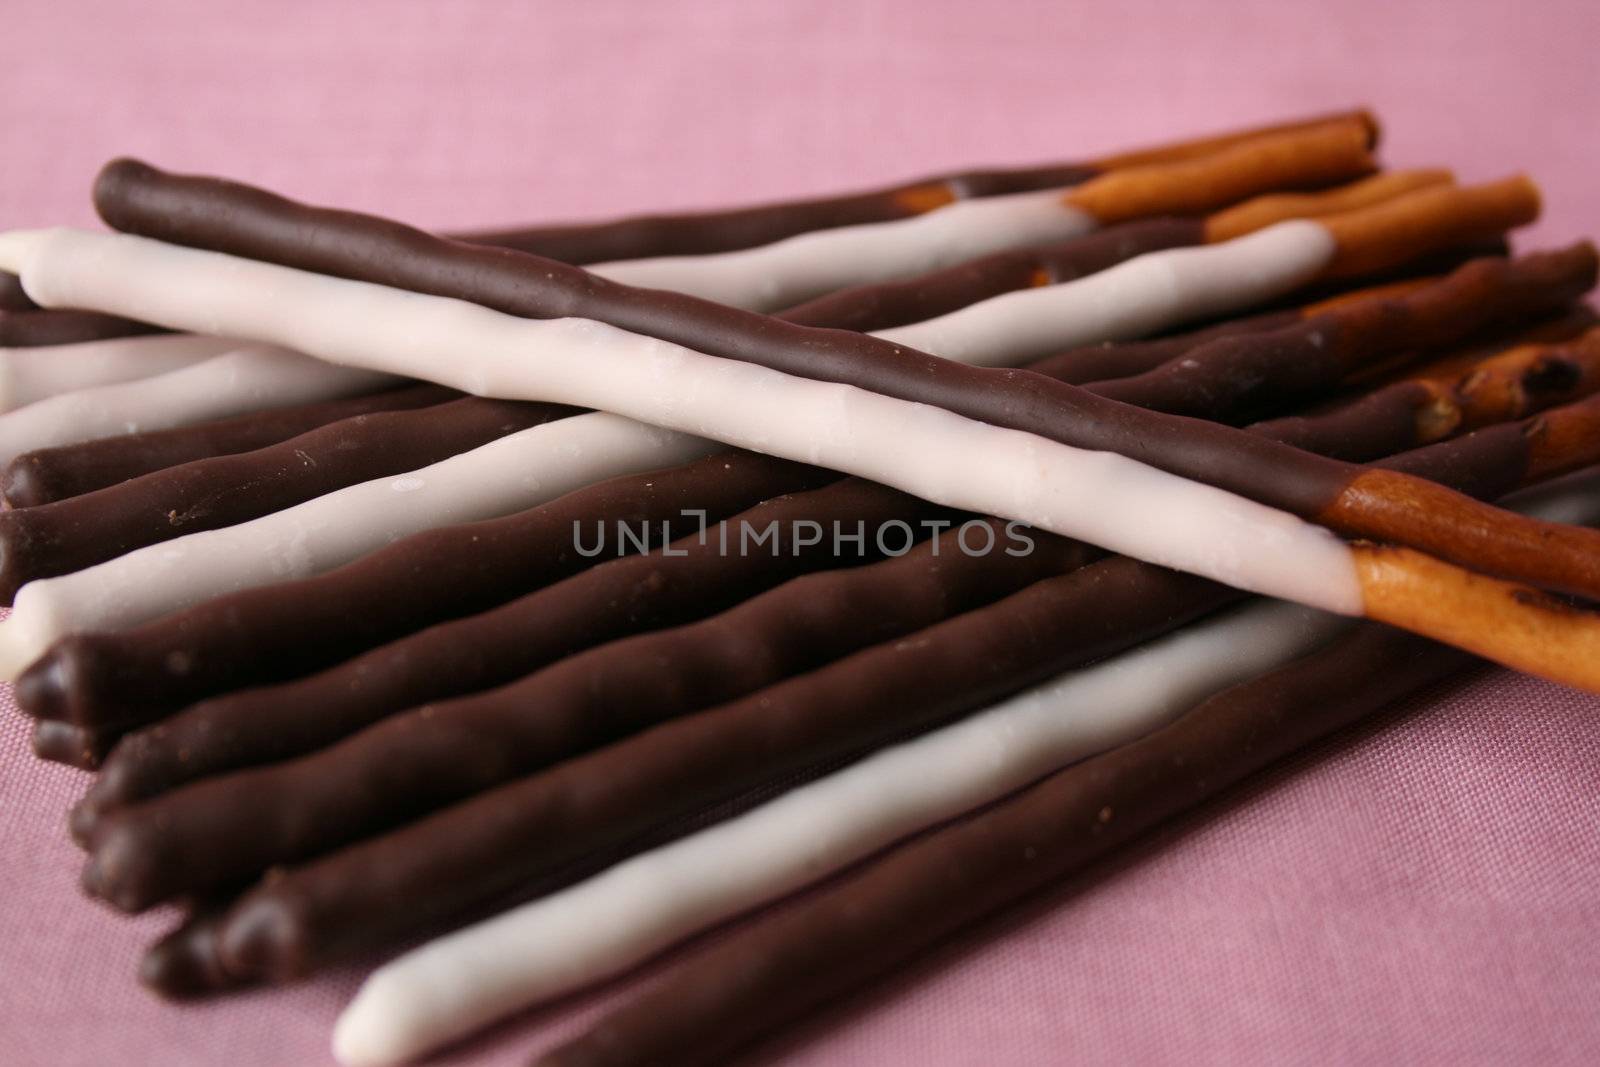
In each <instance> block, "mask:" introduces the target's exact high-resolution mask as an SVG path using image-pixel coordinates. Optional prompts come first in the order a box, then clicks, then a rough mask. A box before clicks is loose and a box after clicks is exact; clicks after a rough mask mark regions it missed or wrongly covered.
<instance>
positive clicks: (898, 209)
mask: <svg viewBox="0 0 1600 1067" xmlns="http://www.w3.org/2000/svg"><path fill="white" fill-rule="evenodd" d="M1351 126H1353V127H1355V128H1357V129H1359V130H1360V131H1361V132H1362V134H1363V135H1364V137H1365V140H1366V143H1367V145H1368V146H1369V147H1370V146H1372V145H1375V144H1376V143H1377V140H1378V124H1377V121H1376V119H1374V118H1373V116H1372V114H1371V113H1370V112H1367V111H1352V112H1341V113H1337V114H1330V115H1318V116H1314V117H1312V118H1308V119H1297V120H1293V121H1290V122H1284V123H1274V124H1271V125H1266V126H1258V127H1251V128H1248V129H1244V130H1238V131H1231V132H1229V133H1224V134H1220V135H1212V136H1208V137H1200V138H1193V139H1188V140H1182V141H1176V142H1172V143H1169V144H1165V145H1161V146H1158V147H1154V148H1148V149H1140V150H1137V151H1132V152H1122V153H1117V154H1114V155H1110V156H1103V157H1100V158H1098V159H1091V160H1085V161H1083V162H1079V163H1049V164H1045V165H1043V166H1034V167H1018V168H1011V169H1005V170H971V171H958V172H955V173H950V174H939V175H934V176H931V177H926V178H918V179H914V180H912V181H908V182H903V183H900V184H897V185H893V186H889V187H887V188H884V189H875V190H872V191H869V192H863V193H847V194H844V195H839V196H825V197H818V198H814V199H806V200H791V201H787V202H782V203H772V204H761V205H756V206H752V207H739V208H733V209H730V210H723V211H705V212H691V213H684V214H677V215H646V216H639V217H635V218H627V219H618V220H615V221H608V222H599V223H577V224H568V225H557V226H530V227H520V228H516V229H511V230H493V231H484V232H481V233H476V234H469V235H466V237H465V238H464V239H466V240H470V241H474V242H477V243H481V244H491V245H500V246H503V247H506V248H515V249H518V250H520V251H524V252H532V253H535V254H537V255H541V256H548V257H550V258H551V259H558V260H561V261H563V262H566V263H598V262H600V261H602V260H618V259H641V258H645V257H654V256H682V255H701V254H705V253H711V252H729V251H734V250H737V249H742V248H751V247H754V246H756V245H764V244H770V243H771V242H773V241H779V240H782V239H784V238H786V237H792V236H794V235H795V234H799V233H804V232H806V231H808V230H825V229H831V228H834V227H839V226H852V225H857V224H860V223H869V222H886V221H890V220H893V219H901V218H907V217H909V216H912V215H918V214H922V213H924V212H927V211H932V210H934V209H936V208H939V207H943V206H944V205H946V204H950V203H953V202H954V201H957V200H966V199H970V198H974V197H986V196H1000V195H1004V194H1007V193H1022V192H1031V191H1034V190H1039V189H1055V188H1060V187H1063V186H1070V185H1076V184H1079V183H1081V182H1084V181H1087V180H1089V179H1090V178H1093V177H1095V176H1097V175H1100V174H1104V173H1105V172H1106V171H1109V170H1114V169H1117V168H1120V167H1134V166H1144V165H1147V164H1151V163H1170V162H1174V161H1177V160H1182V159H1191V158H1193V157H1195V156H1201V155H1209V154H1213V153H1216V152H1218V151H1221V150H1223V149H1227V148H1232V147H1234V146H1235V145H1237V144H1238V143H1240V142H1241V141H1248V140H1254V139H1258V138H1261V137H1266V136H1273V135H1278V134H1286V133H1297V132H1305V131H1308V130H1315V129H1321V128H1335V127H1351Z"/></svg>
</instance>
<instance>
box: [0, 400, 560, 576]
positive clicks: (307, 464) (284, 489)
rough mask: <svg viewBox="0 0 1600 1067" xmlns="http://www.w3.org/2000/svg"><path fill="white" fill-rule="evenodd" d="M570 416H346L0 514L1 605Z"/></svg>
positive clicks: (439, 411) (482, 408)
mask: <svg viewBox="0 0 1600 1067" xmlns="http://www.w3.org/2000/svg"><path fill="white" fill-rule="evenodd" d="M575 412H576V409H574V408H567V407H562V406H560V405H557V404H530V403H525V402H522V401H515V400H485V399H482V398H480V397H465V398H463V399H460V400H455V401H452V402H450V403H445V404H439V405H437V406H434V407H428V408H420V409H413V410H410V411H389V412H383V413H378V414H372V415H357V416H355V417H354V418H350V419H345V420H343V421H341V422H335V423H331V424H329V425H327V426H323V427H320V428H318V429H315V430H312V431H310V432H309V433H304V434H301V435H300V436H299V437H292V438H290V439H289V440H287V441H283V442H280V443H279V444H276V445H270V446H268V447H267V448H263V449H258V450H257V451H254V452H240V453H236V454H234V455H231V456H218V457H216V458H214V459H206V460H200V461H197V462H194V463H186V464H184V465H182V466H179V467H169V468H167V469H166V470H161V471H156V472H155V473H153V474H147V475H144V476H143V477H141V478H135V479H133V480H132V481H127V482H122V483H121V484H119V485H113V486H109V487H107V488H105V489H99V490H96V491H95V492H92V493H85V494H84V495H82V496H77V497H73V498H71V499H69V500H60V501H57V502H55V503H53V504H43V505H40V506H39V507H32V508H24V509H22V510H20V511H5V512H0V599H3V600H4V602H5V603H7V604H9V603H10V602H11V599H12V597H14V596H15V595H16V592H17V589H18V588H20V587H21V586H22V584H23V583H24V582H29V581H32V580H33V579H35V578H48V577H51V576H53V575H57V574H70V573H71V572H73V571H78V570H82V569H84V568H85V567H91V566H93V565H94V564H96V563H101V562H104V561H105V560H108V559H113V558H115V557H117V556H120V555H123V554H124V553H127V552H132V551H133V550H134V549H136V548H142V547H144V546H146V545H152V544H156V543H157V542H160V541H167V540H170V539H172V538H174V537H182V536H184V535H185V534H191V533H196V532H198V531H200V530H215V529H218V528H220V527H223V526H232V525H234V524H235V523H240V522H246V521H248V520H250V519H254V518H258V517H260V516H262V515H266V514H268V513H270V512H274V511H281V510H283V509H284V508H288V507H293V506H294V505H295V504H299V503H302V502H304V501H306V500H310V499H311V498H312V497H317V496H321V495H323V494H324V493H331V492H333V491H335V490H337V489H342V488H344V487H346V486H349V485H354V484H356V483H357V482H364V481H368V480H369V479H373V478H381V477H384V476H385V475H391V474H400V473H403V472H405V471H411V470H416V469H417V468H419V467H425V466H427V465H429V464H431V463H437V462H438V461H440V460H443V459H448V458H450V457H451V456H454V455H457V454H458V453H461V452H466V451H469V450H470V449H474V448H477V447H478V446H480V445H484V444H487V443H488V442H490V441H493V440H495V439H496V438H500V437H504V436H506V435H507V434H511V433H515V432H517V431H519V430H524V429H527V428H529V427H532V426H538V425H540V424H541V423H545V422H550V421H551V420H554V419H560V418H565V417H566V416H568V415H571V414H574V413H575Z"/></svg>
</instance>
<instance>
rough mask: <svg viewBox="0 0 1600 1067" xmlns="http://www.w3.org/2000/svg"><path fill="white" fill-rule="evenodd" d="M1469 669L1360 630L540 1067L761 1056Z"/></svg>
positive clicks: (747, 937)
mask: <svg viewBox="0 0 1600 1067" xmlns="http://www.w3.org/2000/svg"><path fill="white" fill-rule="evenodd" d="M1466 662H1467V659H1466V657H1464V656H1463V655H1462V654H1461V653H1459V652H1456V651H1454V650H1450V649H1446V648H1441V647H1439V646H1437V645H1431V644H1429V643H1428V642H1426V641H1422V640H1419V639H1417V638H1415V637H1412V636H1410V635H1407V634H1401V633H1397V632H1395V631H1393V630H1389V629H1386V628H1384V627H1379V626H1365V627H1362V628H1360V629H1359V630H1357V631H1356V632H1355V633H1353V634H1350V635H1348V636H1347V637H1345V638H1343V639H1342V640H1340V641H1339V642H1337V643H1336V644H1334V645H1332V646H1330V647H1328V648H1326V649H1324V650H1322V651H1320V652H1316V653H1313V654H1312V655H1310V656H1309V657H1306V658H1304V659H1301V660H1299V661H1297V662H1295V663H1293V664H1290V665H1289V666H1287V667H1284V668H1281V669H1280V670H1277V671H1274V672H1272V673H1270V674H1267V675H1265V676H1263V677H1261V678H1259V679H1256V680H1254V681H1250V682H1245V683H1243V684H1241V685H1238V686H1236V687H1234V688H1233V689H1230V690H1227V691H1225V692H1223V693H1219V694H1218V695H1216V696H1214V697H1212V698H1211V699H1209V700H1207V701H1205V702H1204V703H1202V704H1201V705H1199V706H1198V707H1197V708H1195V709H1194V710H1193V711H1191V712H1189V713H1188V714H1187V715H1185V716H1183V717H1182V718H1181V719H1179V720H1178V721H1177V722H1175V723H1173V724H1172V725H1171V726H1167V727H1165V728H1163V729H1161V730H1158V731H1157V732H1155V733H1153V734H1151V735H1150V736H1148V737H1145V738H1142V739H1141V740H1138V741H1135V742H1133V743H1132V744H1128V745H1124V746H1122V747H1120V748H1116V749H1113V750H1111V751H1110V752H1107V753H1105V754H1104V755H1101V756H1097V757H1094V758H1092V759H1090V760H1087V761H1085V762H1084V763H1081V764H1079V765H1077V766H1076V767H1073V768H1070V769H1069V770H1067V771H1064V772H1062V773H1060V774H1058V775H1056V776H1054V777H1052V778H1048V779H1046V780H1045V781H1044V782H1042V783H1040V784H1039V785H1037V786H1034V787H1032V788H1030V789H1028V790H1026V791H1025V792H1023V793H1021V794H1020V795H1018V796H1017V797H1016V798H1015V799H1013V800H1010V801H1008V802H1007V803H1005V804H1003V805H1002V806H1000V807H998V808H996V809H994V810H993V811H990V812H986V813H984V814H982V815H979V816H977V817H976V818H974V819H972V820H970V821H968V822H964V823H960V824H957V825H956V826H953V827H950V828H949V829H946V830H942V831H940V832H938V833H936V834H933V835H932V836H930V837H927V838H924V839H922V840H920V841H917V842H914V843H912V844H910V845H908V846H906V847H905V848H903V849H901V850H899V851H897V852H895V853H893V854H891V855H890V856H888V857H887V858H885V859H884V860H883V861H882V862H880V863H877V864H874V865H872V866H871V867H868V868H867V869H866V870H865V871H863V872H862V873H860V874H859V875H856V876H853V877H850V878H848V879H847V880H845V881H843V882H841V883H840V884H838V885H836V886H834V887H831V888H829V889H827V890H825V891H823V892H822V893H821V894H820V895H818V896H817V897H815V898H812V899H810V900H806V901H803V902H801V903H800V904H799V905H798V906H797V907H796V908H794V909H793V910H791V911H789V912H787V913H785V914H783V915H781V916H778V917H776V918H774V919H772V920H770V921H768V922H766V923H763V924H761V925H760V926H758V927H756V928H755V929H753V930H747V931H743V932H742V933H741V935H740V936H739V937H737V938H732V939H730V940H728V941H726V942H723V943H722V944H720V945H717V946H714V947H713V948H711V949H709V950H708V951H707V952H705V953H704V954H703V955H700V956H697V957H696V958H695V959H693V960H692V961H690V962H689V963H688V964H687V965H686V966H685V967H683V968H682V969H680V970H678V971H676V972H675V973H673V974H671V975H669V976H668V977H667V979H666V980H665V981H664V982H663V983H662V984H661V985H660V986H658V987H656V988H654V989H652V990H651V991H650V992H648V993H646V994H645V995H643V996H641V997H639V998H637V999H635V1000H633V1001H632V1002H630V1003H628V1004H626V1005H625V1006H624V1007H623V1008H621V1009H620V1010H617V1011H614V1012H613V1013H612V1014H610V1015H609V1016H607V1017H605V1018H603V1019H602V1020H601V1021H600V1022H599V1023H598V1024H597V1025H596V1026H595V1027H594V1028H592V1029H591V1030H590V1031H589V1032H588V1033H586V1034H584V1035H582V1036H580V1037H579V1038H577V1039H576V1040H574V1041H572V1042H569V1043H568V1044H566V1045H564V1046H562V1047H561V1048H558V1049H556V1050H554V1051H552V1052H548V1053H546V1054H545V1055H543V1056H541V1057H540V1058H539V1061H538V1062H539V1063H540V1064H541V1065H542V1067H627V1065H638V1067H644V1065H646V1064H659V1063H672V1064H675V1065H676V1064H682V1065H685V1067H688V1065H692V1064H699V1063H708V1064H709V1063H717V1064H723V1063H727V1062H729V1060H730V1058H731V1057H732V1055H733V1054H734V1053H735V1052H736V1051H738V1050H740V1049H742V1048H743V1047H744V1046H746V1045H748V1044H750V1043H751V1042H753V1041H755V1040H757V1039H759V1038H761V1037H763V1036H766V1035H768V1034H771V1033H772V1032H773V1031H775V1030H777V1029H779V1028H780V1027H782V1026H785V1025H787V1024H790V1023H792V1022H794V1021H795V1020H797V1019H799V1018H801V1017H803V1016H806V1015H809V1014H812V1013H814V1012H816V1011H818V1010H820V1009H821V1008H823V1007H824V1006H825V1005H826V1004H828V1003H829V1002H831V1001H835V1000H837V999H839V998H840V997H843V996H846V995H848V994H850V993H852V992H855V991H856V990H858V989H860V988H861V987H863V986H865V985H867V984H869V983H870V982H872V981H873V980H874V979H876V978H879V977H880V976H883V975H885V974H887V973H889V972H890V971H892V970H894V969H895V968H897V967H899V966H901V965H903V964H905V963H906V962H908V961H909V960H911V959H913V958H914V957H916V956H918V955H920V954H921V953H923V952H925V951H927V950H928V949H930V948H932V947H934V946H935V945H937V944H939V943H940V942H941V941H942V940H943V939H944V938H946V937H948V936H950V935H951V934H953V933H955V932H956V931H958V930H961V929H963V928H965V927H967V926H969V925H970V924H972V923H974V922H976V921H978V920H980V919H982V918H984V917H986V916H988V915H990V914H992V913H993V912H995V911H997V910H999V909H1000V908H1002V907H1004V906H1006V905H1008V904H1011V903H1014V902H1016V901H1018V900H1021V899H1022V898H1023V897H1025V896H1026V895H1028V894H1029V893H1031V892H1033V891H1035V890H1037V889H1039V888H1041V887H1043V886H1046V885H1048V884H1050V883H1051V882H1053V881H1055V880H1057V879H1060V878H1062V877H1065V876H1066V875H1068V874H1071V873H1073V872H1076V871H1078V870H1081V869H1083V868H1084V867H1086V866H1088V865H1089V864H1090V863H1092V862H1093V861H1094V860H1096V859H1098V858H1099V857H1101V856H1103V855H1105V854H1106V853H1108V852H1110V851H1111V850H1112V849H1113V848H1115V847H1117V846H1118V845H1121V844H1123V843H1124V842H1126V841H1129V840H1131V839H1133V838H1134V837H1135V836H1137V835H1138V834H1140V833H1141V832H1143V831H1145V830H1147V829H1149V828H1151V827H1153V826H1155V825H1157V824H1159V823H1160V822H1162V821H1163V820H1165V819H1168V818H1171V817H1172V816H1174V815H1177V814H1179V813H1181V812H1183V811H1185V810H1187V809H1189V808H1191V807H1193V806H1195V805H1197V804H1199V803H1201V802H1202V801H1204V800H1206V799H1208V798H1209V797H1211V796H1214V795H1216V794H1218V793H1220V792H1222V791H1223V790H1225V789H1226V788H1228V787H1229V786H1231V785H1233V784H1234V783H1235V782H1238V781H1240V780H1241V779H1243V778H1245V777H1246V776H1248V775H1249V774H1251V773H1253V772H1255V771H1257V770H1259V769H1261V768H1262V767H1265V766H1267V765H1268V764H1270V763H1272V762H1273V761H1274V760H1277V759H1279V758H1282V757H1283V756H1285V755H1287V754H1288V753H1290V752H1293V751H1294V750H1296V749H1298V748H1300V747H1302V746H1304V745H1307V744H1310V743H1311V742H1312V741H1315V740H1317V739H1318V738H1320V737H1323V736H1325V735H1327V734H1328V733H1331V732H1332V731H1334V730H1336V729H1339V728H1340V727H1343V726H1345V725H1347V724H1349V723H1351V722H1354V721H1356V720H1357V719H1359V718H1361V717H1362V716H1364V715H1367V714H1371V713H1372V712H1375V711H1377V710H1379V709H1380V708H1382V707H1384V706H1385V705H1387V704H1389V703H1390V702H1391V701H1394V700H1397V699H1399V698H1400V697H1402V696H1404V695H1406V694H1407V693H1410V692H1412V691H1414V690H1416V689H1417V688H1419V687H1421V686H1423V685H1425V684H1427V683H1429V682H1431V681H1434V680H1436V679H1439V678H1443V677H1445V676H1446V675H1448V674H1449V673H1450V672H1452V671H1455V670H1459V669H1460V668H1461V667H1462V665H1463V664H1464V663H1466Z"/></svg>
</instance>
